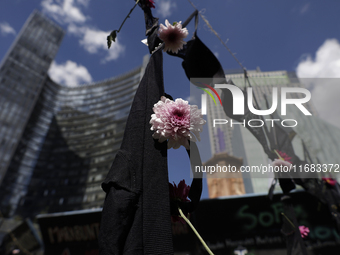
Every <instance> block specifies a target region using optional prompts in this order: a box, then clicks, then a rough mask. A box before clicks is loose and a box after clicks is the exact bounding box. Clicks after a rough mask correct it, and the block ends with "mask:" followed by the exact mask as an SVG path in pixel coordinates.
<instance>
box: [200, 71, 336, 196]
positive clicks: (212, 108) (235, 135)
mask: <svg viewBox="0 0 340 255" xmlns="http://www.w3.org/2000/svg"><path fill="white" fill-rule="evenodd" d="M225 73H226V79H227V80H232V81H233V83H234V84H235V85H237V86H238V87H240V88H244V87H245V79H244V72H243V70H229V71H228V70H227V71H225ZM248 77H249V80H250V84H251V86H252V88H253V93H254V95H255V97H256V99H257V101H258V104H259V105H260V107H261V109H268V106H267V105H266V99H267V101H268V103H269V105H271V103H272V99H271V95H272V88H273V87H277V88H278V90H280V88H281V87H304V85H303V84H301V82H300V81H299V79H298V78H297V76H296V74H295V72H288V71H270V72H262V71H261V70H260V69H259V68H257V70H253V71H248ZM247 85H248V84H247ZM216 90H217V91H218V92H219V93H220V90H219V89H216ZM290 96H291V97H292V98H299V97H303V95H302V94H299V93H291V94H290ZM279 100H280V99H279ZM312 101H313V100H311V101H309V102H308V103H306V104H304V105H305V107H306V108H307V109H308V111H310V112H311V113H312V115H313V116H307V117H306V116H304V115H303V114H302V112H301V111H300V110H299V109H298V108H296V107H295V106H288V108H287V109H288V110H287V116H285V117H284V118H283V119H298V120H299V123H298V125H297V126H296V127H294V128H293V131H294V133H295V132H296V133H297V135H296V136H295V137H294V138H293V146H294V151H295V154H296V155H297V156H299V157H300V159H304V158H305V156H306V155H304V149H303V146H302V140H303V142H304V144H305V147H306V148H307V149H308V153H309V156H310V157H311V160H312V161H313V162H314V163H318V162H324V163H327V164H328V163H339V160H338V155H340V130H339V129H338V128H336V127H333V126H332V125H331V124H328V123H326V122H325V121H323V120H321V119H320V118H319V117H318V115H317V112H316V110H315V108H314V106H313V102H312ZM279 102H280V101H279ZM289 107H290V108H289ZM278 111H280V104H279V105H278ZM281 117H282V116H281ZM207 118H208V128H209V139H210V146H211V154H212V156H214V155H215V154H219V153H223V152H225V153H227V154H228V155H230V156H234V157H238V158H242V159H243V165H244V166H260V165H261V164H262V165H267V164H268V163H269V160H268V157H267V155H266V154H265V152H264V150H263V148H262V146H261V144H260V143H259V142H258V141H257V139H256V138H255V137H254V135H253V134H251V133H250V131H249V130H248V129H247V128H245V127H243V126H242V125H234V126H233V127H230V125H229V124H228V125H217V126H216V127H213V119H227V120H228V123H230V118H229V117H227V116H226V114H225V113H224V110H223V108H222V106H221V105H219V104H217V105H215V104H214V102H213V100H210V98H209V97H208V100H207ZM243 177H244V179H243V181H244V187H245V191H246V193H261V192H267V191H268V188H269V186H270V184H271V182H272V178H253V177H254V176H253V175H252V174H251V173H244V175H243ZM278 186H279V185H277V188H278V189H279V187H278Z"/></svg>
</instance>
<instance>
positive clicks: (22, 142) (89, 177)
mask: <svg viewBox="0 0 340 255" xmlns="http://www.w3.org/2000/svg"><path fill="white" fill-rule="evenodd" d="M40 27H41V28H40ZM34 28H35V29H36V30H38V32H32V30H34ZM39 31H41V32H39ZM56 31H59V33H57V32H56ZM31 33H33V35H32V37H29V38H27V34H31ZM62 35H63V32H62V30H61V29H60V28H58V27H57V26H55V25H53V23H52V22H51V21H50V20H48V19H47V18H44V17H43V16H42V15H41V14H39V13H38V12H35V13H34V14H32V16H31V17H30V18H29V20H28V21H27V22H26V25H25V26H24V28H23V29H22V32H21V33H20V34H19V36H18V38H17V40H16V41H15V42H14V46H12V49H16V50H11V51H10V53H9V54H8V55H7V56H6V57H5V59H4V61H3V63H4V64H3V66H4V67H6V68H4V70H2V71H1V75H2V74H3V73H4V74H6V73H7V74H6V76H2V77H3V79H2V80H1V79H0V81H1V85H0V86H6V88H7V90H6V93H8V94H9V95H11V96H12V97H13V101H14V100H17V101H14V102H13V103H12V105H15V104H17V105H18V107H17V110H16V115H18V116H26V118H27V120H26V121H25V123H24V122H23V119H22V117H20V118H19V117H18V118H14V117H13V114H14V113H12V112H11V110H9V109H11V107H13V106H11V105H10V103H11V102H7V101H8V100H9V99H10V98H11V97H9V96H7V98H8V99H7V98H6V99H4V98H1V99H0V103H1V104H4V103H7V105H8V106H7V108H6V109H4V110H2V111H1V112H0V114H4V116H5V117H6V116H9V117H8V119H6V118H1V121H3V120H8V123H7V128H8V131H7V133H4V131H3V130H1V135H2V136H4V137H6V139H7V140H9V142H10V143H11V144H13V141H12V140H15V141H16V144H15V146H13V145H12V146H13V149H12V150H13V151H12V153H11V154H10V155H8V156H7V158H6V161H4V159H2V161H1V162H2V166H3V168H2V169H3V170H2V173H3V177H2V178H3V182H2V185H1V186H0V210H1V211H2V212H3V213H4V214H7V215H9V216H12V215H14V214H17V215H21V216H22V217H34V216H35V215H36V214H38V213H42V212H45V213H51V212H62V211H71V210H79V209H85V208H97V207H101V206H102V205H103V203H104V196H105V193H104V192H103V191H102V189H101V187H100V184H101V182H102V181H103V179H104V178H105V177H106V174H107V172H108V170H109V169H110V167H111V164H112V162H113V159H114V157H115V154H116V152H117V151H118V149H119V148H120V144H121V141H122V138H123V132H124V129H125V123H126V120H127V116H128V114H129V110H130V107H131V104H132V100H133V97H134V94H135V92H136V90H137V87H138V84H139V82H140V79H141V77H142V75H143V73H144V68H145V66H146V64H147V62H148V58H147V57H145V58H144V62H143V64H142V65H141V66H140V67H137V68H135V69H133V70H131V71H130V72H128V73H126V74H123V75H121V76H118V77H115V78H110V79H107V80H104V81H101V82H97V83H93V84H88V85H82V86H78V87H72V88H70V87H65V86H61V85H59V84H57V83H55V82H53V81H52V80H51V79H50V78H49V76H48V75H46V72H47V70H48V66H49V65H48V64H47V62H46V61H45V60H44V59H48V60H49V61H51V60H52V59H53V57H54V55H55V52H56V50H57V46H56V45H55V44H51V43H50V41H52V42H58V45H59V43H60V41H61V38H62ZM53 38H54V39H53ZM56 38H58V40H57V39H56ZM24 39H25V40H24ZM35 41H38V42H39V45H40V44H41V45H42V46H41V47H36V48H34V49H33V48H32V52H31V51H28V52H26V51H23V52H24V53H23V54H25V55H23V56H20V55H19V52H21V51H18V50H17V49H19V50H20V49H21V48H20V47H21V44H25V45H30V47H33V45H35V44H34V43H33V42H35ZM50 45H52V46H53V51H52V53H53V54H52V53H50V51H48V52H49V54H50V55H45V54H47V53H46V52H45V48H46V47H52V46H50ZM40 50H42V52H41V51H40ZM33 51H34V52H35V53H33ZM51 54H52V55H51ZM16 55H19V57H20V58H19V61H15V58H16ZM26 55H27V56H26ZM37 56H42V57H41V58H38V57H37ZM24 57H25V58H24ZM27 57H30V58H31V59H32V60H31V59H29V60H26V58H27ZM36 59H37V60H36ZM34 61H35V62H37V63H35V62H34ZM13 62H14V65H12V66H11V63H13ZM45 62H46V63H45ZM27 63H30V66H29V67H26V66H25V65H27ZM48 63H50V62H48ZM41 65H43V67H44V68H42V66H41ZM17 66H18V67H20V68H21V69H24V71H22V70H20V75H19V74H14V71H15V70H16V69H13V68H16V67H17ZM12 69H13V70H12ZM11 74H12V75H13V76H10V75H11ZM9 77H12V78H11V79H10V78H9ZM18 77H20V79H21V80H22V81H24V82H21V83H19V82H17V84H21V85H22V86H23V88H21V87H19V86H18V85H17V84H15V83H14V81H16V80H17V79H18ZM31 79H32V80H31ZM33 79H34V82H33ZM8 82H11V83H10V84H13V85H12V87H9V85H8V84H9V83H8ZM31 83H32V84H31ZM14 86H18V87H17V88H16V87H14ZM33 86H35V87H34V89H32V88H31V87H33ZM21 90H22V91H21ZM31 90H32V92H31ZM28 91H29V92H30V93H28ZM24 92H25V94H21V93H24ZM33 92H34V93H33ZM1 95H3V94H2V93H1ZM26 95H28V98H27V99H26ZM31 96H32V98H31ZM6 100H7V101H6ZM26 102H27V104H26ZM23 103H24V104H25V107H26V108H24V107H23V106H21V104H23ZM19 106H20V108H19ZM28 106H29V107H31V108H29V107H28ZM14 120H15V121H16V122H14ZM19 121H20V123H21V122H22V123H21V124H20V125H21V126H19V124H18V123H19ZM17 127H20V130H19V131H16V128H17ZM0 128H3V125H1V126H0ZM7 140H5V141H7ZM0 141H1V140H0ZM3 144H5V145H6V146H10V145H11V144H10V145H8V142H7V143H3ZM5 155H6V154H5ZM1 156H3V154H1Z"/></svg>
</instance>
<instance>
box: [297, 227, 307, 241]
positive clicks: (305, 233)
mask: <svg viewBox="0 0 340 255" xmlns="http://www.w3.org/2000/svg"><path fill="white" fill-rule="evenodd" d="M299 230H300V233H301V237H302V238H306V237H307V236H308V233H309V228H307V227H305V226H299Z"/></svg>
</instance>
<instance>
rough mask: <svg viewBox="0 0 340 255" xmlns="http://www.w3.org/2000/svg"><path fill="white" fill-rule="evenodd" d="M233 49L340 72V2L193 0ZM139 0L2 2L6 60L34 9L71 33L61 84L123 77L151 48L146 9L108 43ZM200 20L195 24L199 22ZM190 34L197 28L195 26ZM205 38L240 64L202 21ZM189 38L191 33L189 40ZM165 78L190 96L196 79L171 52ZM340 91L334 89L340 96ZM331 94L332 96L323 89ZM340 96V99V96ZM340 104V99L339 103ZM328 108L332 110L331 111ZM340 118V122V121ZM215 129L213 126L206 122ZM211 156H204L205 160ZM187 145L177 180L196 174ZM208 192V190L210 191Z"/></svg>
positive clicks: (170, 11) (178, 7)
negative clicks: (192, 79) (190, 78)
mask: <svg viewBox="0 0 340 255" xmlns="http://www.w3.org/2000/svg"><path fill="white" fill-rule="evenodd" d="M192 1H193V3H194V4H195V5H196V7H197V8H198V10H200V11H202V13H203V15H204V16H205V17H206V18H207V20H209V22H210V24H211V25H212V27H213V28H214V29H215V30H216V31H217V32H218V33H219V35H220V37H221V38H222V39H223V40H224V41H225V42H227V45H228V47H229V48H230V49H231V50H232V51H233V52H234V53H236V57H237V58H238V59H239V60H240V61H241V62H242V64H243V65H244V66H245V67H246V68H247V69H248V70H252V69H256V67H260V68H261V70H262V71H274V70H289V71H291V70H296V71H297V72H298V75H299V76H300V77H310V78H316V77H317V78H327V77H337V78H339V77H340V71H339V70H340V44H339V41H340V33H339V31H340V16H339V10H340V2H339V1H333V0H325V1H316V0H315V1H304V0H277V1H271V0H238V1H237V0H212V1H203V0H192ZM155 2H156V4H155V5H156V8H155V9H153V13H154V16H156V17H159V18H160V22H161V23H163V24H164V20H165V19H168V20H169V21H170V23H172V22H173V21H184V20H185V19H186V18H187V17H188V16H189V15H190V14H191V13H192V12H193V10H194V9H193V7H192V6H191V5H190V4H189V3H188V1H186V0H156V1H155ZM133 4H134V2H133V1H132V0H126V1H117V0H111V1H104V0H96V1H94V0H29V1H27V0H2V1H0V58H1V59H2V58H3V57H4V55H5V53H6V51H7V50H8V49H9V47H10V45H11V44H12V42H13V40H14V38H15V36H16V34H17V33H18V32H19V31H20V29H21V27H22V26H23V24H24V22H25V20H26V19H27V18H28V16H29V15H30V14H31V13H32V11H33V10H34V9H37V10H40V11H42V12H43V13H45V15H46V16H48V17H50V18H51V19H52V20H54V21H55V22H57V23H59V24H60V25H61V26H62V27H63V29H64V30H65V31H66V35H65V37H64V40H63V42H62V44H61V47H60V49H59V52H58V54H57V57H56V59H55V62H54V63H53V65H52V67H51V69H50V75H51V77H52V78H53V79H55V80H56V81H58V82H59V83H62V84H65V85H68V86H76V85H79V84H80V85H81V84H84V83H89V82H95V81H100V80H104V79H107V78H110V77H113V76H117V75H119V74H122V73H124V72H127V71H129V70H131V69H132V68H134V67H137V66H139V65H140V64H141V63H142V59H143V56H144V55H146V54H148V50H147V47H146V46H145V45H143V44H142V43H141V42H140V41H141V40H142V39H144V38H145V32H144V18H143V12H142V11H141V10H140V9H139V8H136V9H135V10H134V12H133V13H132V14H131V17H130V18H129V19H128V20H127V21H126V23H125V25H124V27H123V29H122V30H121V32H120V33H119V34H118V40H117V43H114V44H113V46H112V48H111V49H110V50H107V48H106V36H107V35H108V34H109V32H110V31H111V30H114V29H118V28H119V26H120V24H121V22H122V21H123V19H124V18H125V16H126V14H127V13H128V12H129V10H130V9H131V8H132V7H133ZM192 23H193V22H192ZM188 30H189V37H191V36H192V33H193V26H192V24H191V25H189V26H188ZM198 36H199V37H200V38H201V40H202V41H203V42H204V43H205V44H206V45H207V46H208V47H209V48H210V49H211V51H212V52H214V53H215V55H216V56H217V57H218V59H219V60H220V62H221V64H222V66H223V68H224V69H235V68H239V66H238V64H237V63H236V61H235V60H234V59H233V58H232V57H231V56H230V54H229V53H228V52H227V50H226V49H225V48H224V47H223V45H222V44H221V43H220V41H219V40H218V39H217V38H216V37H215V35H214V34H213V33H212V32H211V31H209V29H208V27H207V26H206V25H205V23H204V22H203V21H202V20H200V22H199V28H198ZM189 37H188V39H189ZM164 82H165V89H166V92H167V93H168V94H171V95H172V96H173V97H174V98H179V97H181V98H188V96H189V93H190V90H189V82H188V80H187V79H186V76H185V74H184V71H183V70H182V68H181V60H180V59H178V58H174V57H171V56H169V55H166V54H165V55H164ZM337 93H340V90H339V89H338V88H336V91H332V94H333V95H334V94H337ZM323 96H324V98H325V100H327V97H330V96H331V95H330V94H325V95H323ZM337 101H339V100H337ZM334 104H339V105H338V106H339V107H340V103H339V102H334ZM323 111H325V112H327V111H328V110H327V108H326V109H323ZM334 124H337V123H334ZM206 128H207V127H206ZM207 157H208V156H207V155H202V158H203V160H206V159H207ZM189 171H190V170H189V160H188V158H187V155H186V152H185V150H184V149H183V148H180V149H178V150H170V151H169V172H170V181H175V182H179V180H181V179H183V178H184V179H186V180H187V182H191V181H190V178H189ZM203 197H207V189H206V186H205V190H204V193H203Z"/></svg>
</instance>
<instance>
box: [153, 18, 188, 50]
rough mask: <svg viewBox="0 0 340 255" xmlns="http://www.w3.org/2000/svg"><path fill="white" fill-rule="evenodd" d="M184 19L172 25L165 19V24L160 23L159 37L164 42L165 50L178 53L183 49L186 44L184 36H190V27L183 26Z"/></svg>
mask: <svg viewBox="0 0 340 255" xmlns="http://www.w3.org/2000/svg"><path fill="white" fill-rule="evenodd" d="M181 22H182V21H180V22H177V23H175V24H174V25H171V24H170V23H169V21H168V20H167V19H166V20H165V25H166V26H164V25H163V24H161V25H160V29H159V31H158V36H159V38H160V39H161V40H162V41H163V42H164V44H165V47H164V51H169V52H173V53H177V52H178V51H179V50H181V49H183V45H184V44H186V42H185V41H183V39H184V38H186V37H187V36H188V34H189V33H188V29H186V28H182V24H181Z"/></svg>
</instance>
